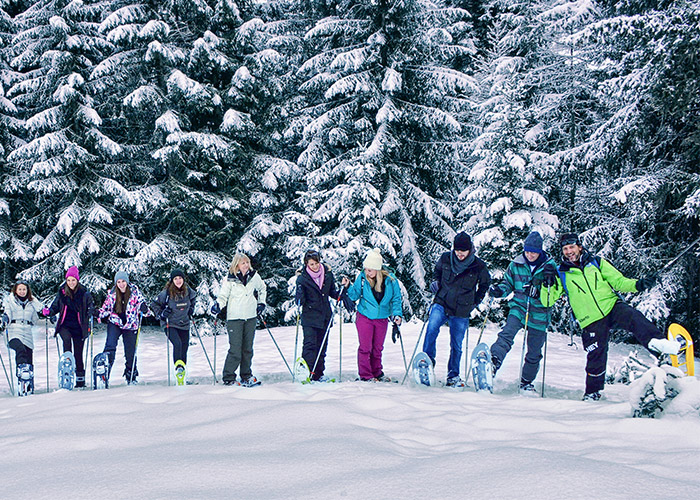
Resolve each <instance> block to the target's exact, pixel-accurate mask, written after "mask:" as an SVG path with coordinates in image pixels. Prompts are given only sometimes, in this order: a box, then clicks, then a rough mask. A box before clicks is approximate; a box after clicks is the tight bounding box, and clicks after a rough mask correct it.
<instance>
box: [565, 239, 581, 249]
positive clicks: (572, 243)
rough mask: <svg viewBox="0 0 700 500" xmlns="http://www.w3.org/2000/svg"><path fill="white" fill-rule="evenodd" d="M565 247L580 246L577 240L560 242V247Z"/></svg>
mask: <svg viewBox="0 0 700 500" xmlns="http://www.w3.org/2000/svg"><path fill="white" fill-rule="evenodd" d="M566 245H580V243H579V241H578V238H566V239H563V240H561V246H562V247H565V246H566Z"/></svg>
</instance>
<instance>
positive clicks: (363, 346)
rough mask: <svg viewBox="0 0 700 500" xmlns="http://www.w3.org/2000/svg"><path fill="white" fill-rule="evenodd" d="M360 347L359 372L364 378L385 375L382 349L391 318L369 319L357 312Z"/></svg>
mask: <svg viewBox="0 0 700 500" xmlns="http://www.w3.org/2000/svg"><path fill="white" fill-rule="evenodd" d="M355 326H356V327H357V336H358V338H359V341H360V347H358V348H357V372H358V374H359V375H360V378H361V379H362V380H369V379H372V378H376V377H381V376H382V375H384V372H383V371H382V351H383V350H384V339H385V338H386V330H387V327H388V326H389V319H388V318H383V319H369V318H368V317H367V316H364V315H362V314H360V313H359V312H358V313H357V318H356V319H355Z"/></svg>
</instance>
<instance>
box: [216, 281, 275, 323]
mask: <svg viewBox="0 0 700 500" xmlns="http://www.w3.org/2000/svg"><path fill="white" fill-rule="evenodd" d="M256 295H257V299H256V298H255V296H256ZM266 298H267V286H266V285H265V282H264V281H263V280H262V278H261V277H260V275H259V274H258V273H257V272H255V271H251V272H249V273H248V277H247V280H246V284H245V285H244V284H243V282H241V280H240V279H238V277H237V276H234V275H230V274H229V276H228V278H227V279H226V281H224V284H223V285H222V286H221V290H219V296H218V297H217V298H216V301H217V302H218V303H219V307H221V308H222V309H223V308H224V307H226V319H227V320H233V319H251V318H255V317H256V316H257V312H256V309H257V306H258V304H264V303H265V299H266Z"/></svg>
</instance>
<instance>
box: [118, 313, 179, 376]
mask: <svg viewBox="0 0 700 500" xmlns="http://www.w3.org/2000/svg"><path fill="white" fill-rule="evenodd" d="M142 321H143V313H141V312H139V327H138V329H137V330H136V344H135V345H134V359H133V361H132V362H131V373H130V374H129V381H128V382H129V383H131V382H133V381H134V377H135V376H136V375H135V374H134V371H136V353H137V352H138V351H139V338H140V337H141V322H142ZM168 351H170V347H168ZM168 370H170V363H168ZM168 382H170V377H169V376H168Z"/></svg>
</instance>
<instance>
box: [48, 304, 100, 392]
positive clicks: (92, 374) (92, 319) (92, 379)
mask: <svg viewBox="0 0 700 500" xmlns="http://www.w3.org/2000/svg"><path fill="white" fill-rule="evenodd" d="M88 325H89V328H90V387H92V390H93V391H94V390H95V368H94V367H93V366H92V360H93V356H94V353H93V350H92V347H93V344H94V343H95V342H94V333H93V328H94V326H95V317H94V316H90V322H89V323H88ZM46 365H47V366H48V363H46Z"/></svg>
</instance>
